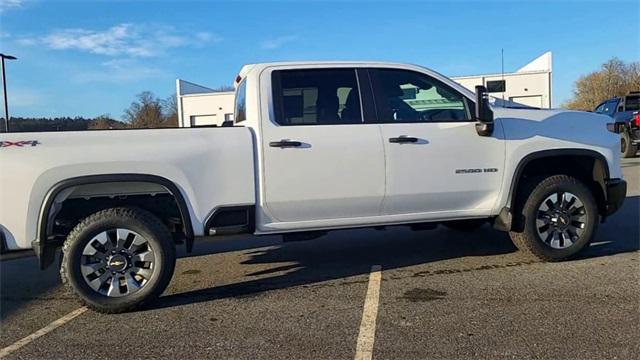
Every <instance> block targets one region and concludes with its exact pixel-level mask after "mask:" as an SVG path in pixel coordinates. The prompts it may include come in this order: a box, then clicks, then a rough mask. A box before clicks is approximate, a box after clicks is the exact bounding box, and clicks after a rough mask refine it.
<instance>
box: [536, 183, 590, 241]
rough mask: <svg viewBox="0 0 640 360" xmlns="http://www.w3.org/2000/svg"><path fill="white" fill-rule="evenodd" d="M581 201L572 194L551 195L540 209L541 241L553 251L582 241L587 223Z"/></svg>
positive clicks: (538, 221)
mask: <svg viewBox="0 0 640 360" xmlns="http://www.w3.org/2000/svg"><path fill="white" fill-rule="evenodd" d="M587 220H588V219H587V213H586V210H585V207H584V204H583V203H582V201H580V199H579V198H578V197H577V196H576V195H574V194H572V193H570V192H562V191H559V192H556V193H553V194H551V195H549V196H548V197H547V198H546V199H545V200H544V201H543V202H542V203H541V204H540V206H539V207H538V216H537V218H536V229H537V231H538V235H539V236H540V239H541V240H542V241H543V242H544V243H545V244H547V245H548V246H550V247H551V248H553V249H565V248H568V247H569V246H571V245H573V244H574V243H576V242H577V241H578V240H580V237H581V236H582V235H583V233H584V231H585V227H586V223H587Z"/></svg>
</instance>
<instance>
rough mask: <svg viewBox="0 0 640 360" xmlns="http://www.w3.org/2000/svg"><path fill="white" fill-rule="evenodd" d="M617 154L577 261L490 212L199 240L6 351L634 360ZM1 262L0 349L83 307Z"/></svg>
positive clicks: (636, 302)
mask: <svg viewBox="0 0 640 360" xmlns="http://www.w3.org/2000/svg"><path fill="white" fill-rule="evenodd" d="M622 166H623V171H624V174H625V177H626V179H627V181H628V183H629V186H630V187H629V191H628V197H627V199H626V201H625V204H624V207H623V208H622V209H621V210H620V212H619V213H617V214H616V215H614V216H613V217H612V218H610V219H609V220H608V221H607V222H606V223H604V224H601V225H600V228H599V231H598V235H597V238H596V241H595V242H594V243H593V244H592V246H591V247H590V248H589V249H588V251H587V252H586V253H585V254H584V255H583V256H582V257H581V258H580V259H577V260H574V261H570V262H564V263H553V264H550V263H539V262H532V261H530V260H528V259H526V258H523V257H522V256H521V255H520V254H519V253H517V252H516V249H515V248H514V247H513V245H511V243H510V240H509V238H508V236H507V234H505V233H501V232H498V231H495V230H492V229H491V228H490V227H488V226H485V227H484V228H482V229H481V230H480V231H477V232H474V233H459V232H455V231H451V230H448V229H445V228H443V227H439V228H438V229H437V230H432V231H424V232H411V231H409V230H405V229H404V228H397V229H395V228H394V229H389V230H386V231H375V230H349V231H340V232H333V233H330V234H329V235H328V236H327V237H325V238H322V239H319V240H315V241H307V242H297V243H286V244H283V243H282V242H281V241H280V238H279V237H263V238H237V239H227V240H213V239H212V240H206V241H204V242H202V243H198V244H196V248H195V252H194V253H193V254H190V255H189V256H183V257H182V258H181V259H180V260H179V261H178V263H177V268H176V272H175V275H174V278H173V280H172V283H171V285H170V287H169V289H168V291H167V293H165V295H164V296H163V297H162V298H161V299H160V300H159V301H157V302H156V303H154V304H152V305H151V306H150V307H148V308H146V309H144V310H141V311H138V312H134V313H128V314H120V315H101V314H98V313H94V312H92V311H85V312H82V311H80V312H78V313H77V316H75V317H73V318H72V319H70V320H68V321H66V322H64V323H63V324H61V325H60V326H59V327H57V328H55V329H53V330H52V331H49V332H46V333H44V334H41V335H42V336H40V337H37V338H36V337H32V339H31V340H30V341H29V342H28V343H25V344H24V346H22V347H20V348H19V349H16V350H15V351H13V352H11V353H10V354H8V355H7V358H11V359H18V358H23V359H27V358H65V359H85V358H113V357H116V358H129V359H137V358H159V357H163V358H189V359H191V358H240V359H244V358H246V359H256V358H267V359H272V358H283V359H292V358H293V359H307V358H313V359H349V358H354V357H358V356H363V357H364V358H366V357H367V355H368V354H367V353H366V346H364V348H365V350H364V351H365V353H364V354H363V353H362V351H363V348H362V347H361V346H360V345H362V344H364V345H367V344H369V345H371V344H372V355H373V358H376V359H413V358H420V359H424V358H438V359H454V358H456V359H457V358H475V357H480V358H507V357H508V358H518V359H522V358H554V359H555V358H567V359H593V358H607V359H613V358H620V359H638V358H640V338H639V337H638V334H640V251H639V249H640V209H639V204H640V158H636V159H632V160H625V161H623V165H622ZM183 255H184V254H183ZM376 266H379V267H380V272H375V269H376ZM372 267H374V268H373V269H374V273H373V274H372ZM0 270H1V303H0V305H1V309H0V310H1V311H0V316H1V330H2V331H1V334H0V348H6V347H7V346H10V345H12V344H15V343H16V341H18V340H20V339H23V338H25V337H27V336H30V335H32V334H34V333H35V332H37V331H38V330H39V329H42V328H45V327H47V326H49V325H50V324H51V323H52V322H54V321H56V320H57V319H60V318H63V317H64V316H65V315H67V314H69V313H72V312H73V311H74V310H76V309H78V308H79V307H80V306H79V305H78V304H77V303H76V302H75V301H74V300H73V299H72V298H71V297H70V296H69V295H67V294H66V293H65V291H64V290H63V289H62V288H61V286H60V281H59V278H58V274H57V269H54V268H50V269H48V270H47V271H44V272H41V271H39V270H38V269H37V266H36V259H35V258H33V257H23V258H17V259H7V260H4V261H2V262H1V263H0ZM376 276H378V277H376ZM376 279H379V280H380V282H379V284H380V285H379V288H377V291H379V301H378V302H377V304H372V303H370V301H369V300H370V299H371V297H370V296H369V295H370V292H371V291H372V288H373V287H372V284H373V283H374V282H375V281H376ZM374 290H375V289H374ZM376 305H377V306H376ZM371 315H373V318H371ZM363 318H364V320H363ZM372 320H373V322H372ZM372 326H373V328H372ZM363 331H365V332H367V331H368V332H369V337H367V336H365V337H364V338H363V336H362V332H363Z"/></svg>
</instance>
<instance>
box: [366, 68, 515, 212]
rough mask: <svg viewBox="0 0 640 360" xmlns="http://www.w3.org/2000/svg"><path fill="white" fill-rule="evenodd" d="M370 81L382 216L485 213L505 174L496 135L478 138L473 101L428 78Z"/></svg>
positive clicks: (385, 75) (386, 74)
mask: <svg viewBox="0 0 640 360" xmlns="http://www.w3.org/2000/svg"><path fill="white" fill-rule="evenodd" d="M370 74H371V80H372V85H373V87H374V92H375V100H376V101H375V102H376V106H377V111H378V117H379V121H380V122H381V123H382V125H381V127H382V137H383V141H384V146H385V156H386V178H387V181H386V194H385V199H384V203H383V209H382V212H383V214H422V213H424V214H429V215H428V216H425V217H424V218H437V217H440V216H442V217H445V216H447V217H450V216H451V215H452V214H459V215H460V216H461V217H465V216H475V215H478V214H485V213H486V214H489V212H490V211H491V209H492V207H493V205H494V202H495V200H496V197H497V194H498V191H499V189H500V185H501V181H502V175H503V174H502V172H503V164H504V157H505V154H504V151H505V144H504V141H503V140H501V139H500V138H501V136H500V134H501V132H502V129H501V128H500V127H499V126H496V131H495V134H494V135H493V136H491V137H481V136H478V134H477V133H476V130H475V125H474V122H473V121H471V111H472V107H473V102H472V101H471V100H470V99H468V98H466V97H465V96H463V95H462V94H461V93H460V92H458V91H456V90H455V89H454V88H453V87H451V86H449V85H447V84H445V83H443V82H441V81H439V80H437V79H435V78H433V77H430V76H428V75H426V74H422V73H418V72H414V71H408V70H396V69H372V70H370Z"/></svg>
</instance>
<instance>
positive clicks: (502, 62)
mask: <svg viewBox="0 0 640 360" xmlns="http://www.w3.org/2000/svg"><path fill="white" fill-rule="evenodd" d="M500 62H501V71H500V74H501V75H502V83H503V84H504V48H501V49H500ZM506 88H507V87H506V86H505V90H506ZM502 106H504V91H503V92H502Z"/></svg>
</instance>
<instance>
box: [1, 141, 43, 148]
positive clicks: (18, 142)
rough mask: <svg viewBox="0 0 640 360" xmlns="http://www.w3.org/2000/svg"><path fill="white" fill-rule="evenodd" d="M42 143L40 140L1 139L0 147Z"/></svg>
mask: <svg viewBox="0 0 640 360" xmlns="http://www.w3.org/2000/svg"><path fill="white" fill-rule="evenodd" d="M40 144H41V143H40V142H39V141H38V140H24V141H0V148H5V147H10V146H17V147H24V146H37V145H40Z"/></svg>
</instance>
